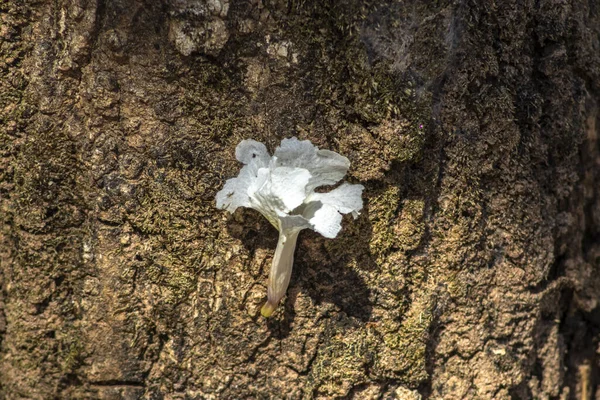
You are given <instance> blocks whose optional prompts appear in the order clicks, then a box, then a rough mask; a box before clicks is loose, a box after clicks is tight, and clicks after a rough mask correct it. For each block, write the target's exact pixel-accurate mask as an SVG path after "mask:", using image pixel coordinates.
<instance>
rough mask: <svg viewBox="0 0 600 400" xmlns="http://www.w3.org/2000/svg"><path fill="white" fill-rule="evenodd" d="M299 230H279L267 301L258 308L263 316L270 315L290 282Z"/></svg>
mask: <svg viewBox="0 0 600 400" xmlns="http://www.w3.org/2000/svg"><path fill="white" fill-rule="evenodd" d="M299 233H300V231H299V230H298V231H292V232H287V233H283V232H279V241H278V242H277V249H276V250H275V256H274V257H273V264H272V265H271V271H270V272H269V284H268V287H267V297H268V299H267V302H266V303H265V305H264V306H263V307H262V309H261V310H260V313H261V314H262V315H263V317H266V318H268V317H270V316H271V314H272V313H273V311H275V309H276V308H277V305H278V304H279V301H280V300H281V298H282V297H283V296H285V292H286V291H287V288H288V285H289V284H290V277H291V276H292V266H293V264H294V250H296V240H297V239H298V234H299Z"/></svg>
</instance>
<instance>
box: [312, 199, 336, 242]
mask: <svg viewBox="0 0 600 400" xmlns="http://www.w3.org/2000/svg"><path fill="white" fill-rule="evenodd" d="M316 204H321V206H320V207H319V208H317V209H316V210H315V212H314V215H313V216H312V218H311V219H310V223H311V225H312V226H313V230H315V231H317V232H319V233H320V234H321V235H323V236H325V237H326V238H329V239H333V238H334V237H336V236H337V234H338V233H339V232H340V230H341V229H342V214H340V213H339V212H338V211H337V210H336V208H335V207H333V206H330V205H327V204H322V203H316Z"/></svg>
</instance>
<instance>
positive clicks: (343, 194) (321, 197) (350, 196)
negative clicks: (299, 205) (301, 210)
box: [306, 183, 364, 218]
mask: <svg viewBox="0 0 600 400" xmlns="http://www.w3.org/2000/svg"><path fill="white" fill-rule="evenodd" d="M363 189H364V186H363V185H352V184H349V183H344V184H343V185H341V186H340V187H338V188H337V189H334V190H332V191H331V192H329V193H311V194H310V196H308V197H307V199H306V202H314V201H320V202H321V203H323V204H327V205H330V206H332V207H334V208H335V209H336V210H337V211H339V212H341V213H342V214H348V213H352V216H353V217H354V218H356V217H358V214H360V210H362V207H363V201H362V192H363Z"/></svg>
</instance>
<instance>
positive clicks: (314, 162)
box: [274, 137, 350, 192]
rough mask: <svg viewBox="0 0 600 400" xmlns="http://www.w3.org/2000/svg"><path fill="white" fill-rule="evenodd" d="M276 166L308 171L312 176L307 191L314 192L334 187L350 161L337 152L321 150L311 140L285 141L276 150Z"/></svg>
mask: <svg viewBox="0 0 600 400" xmlns="http://www.w3.org/2000/svg"><path fill="white" fill-rule="evenodd" d="M274 156H275V157H276V165H277V166H286V167H296V168H304V169H307V170H308V171H309V172H310V174H311V175H312V177H311V179H310V181H309V183H308V185H307V187H306V189H307V191H308V192H312V191H313V190H314V189H315V188H317V187H319V186H324V185H334V184H336V183H337V182H339V181H340V180H341V179H342V178H343V177H344V175H346V172H348V168H350V161H349V160H348V159H347V158H346V157H344V156H342V155H339V154H338V153H336V152H333V151H329V150H319V148H318V147H317V146H315V145H313V144H312V143H311V142H310V141H309V140H302V141H300V140H298V139H297V138H295V137H293V138H291V139H283V140H282V141H281V145H280V146H279V147H277V149H275V154H274Z"/></svg>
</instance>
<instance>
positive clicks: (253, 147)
mask: <svg viewBox="0 0 600 400" xmlns="http://www.w3.org/2000/svg"><path fill="white" fill-rule="evenodd" d="M235 157H236V158H237V159H238V161H240V162H242V163H244V164H246V165H244V166H243V167H242V169H241V170H240V173H239V175H238V176H237V177H235V178H231V179H228V180H227V182H225V185H224V186H223V189H221V190H220V191H219V192H218V193H217V196H216V201H217V208H220V209H226V210H227V211H229V212H230V213H233V212H235V210H237V208H238V207H250V206H251V204H250V198H249V197H248V188H249V187H250V185H251V184H252V183H253V182H254V181H255V180H256V179H257V175H258V169H259V168H263V167H266V166H267V165H268V164H269V159H270V156H269V152H268V151H267V148H266V147H265V145H264V144H262V143H260V142H257V141H255V140H242V141H241V142H240V143H239V144H238V145H237V147H236V148H235Z"/></svg>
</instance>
